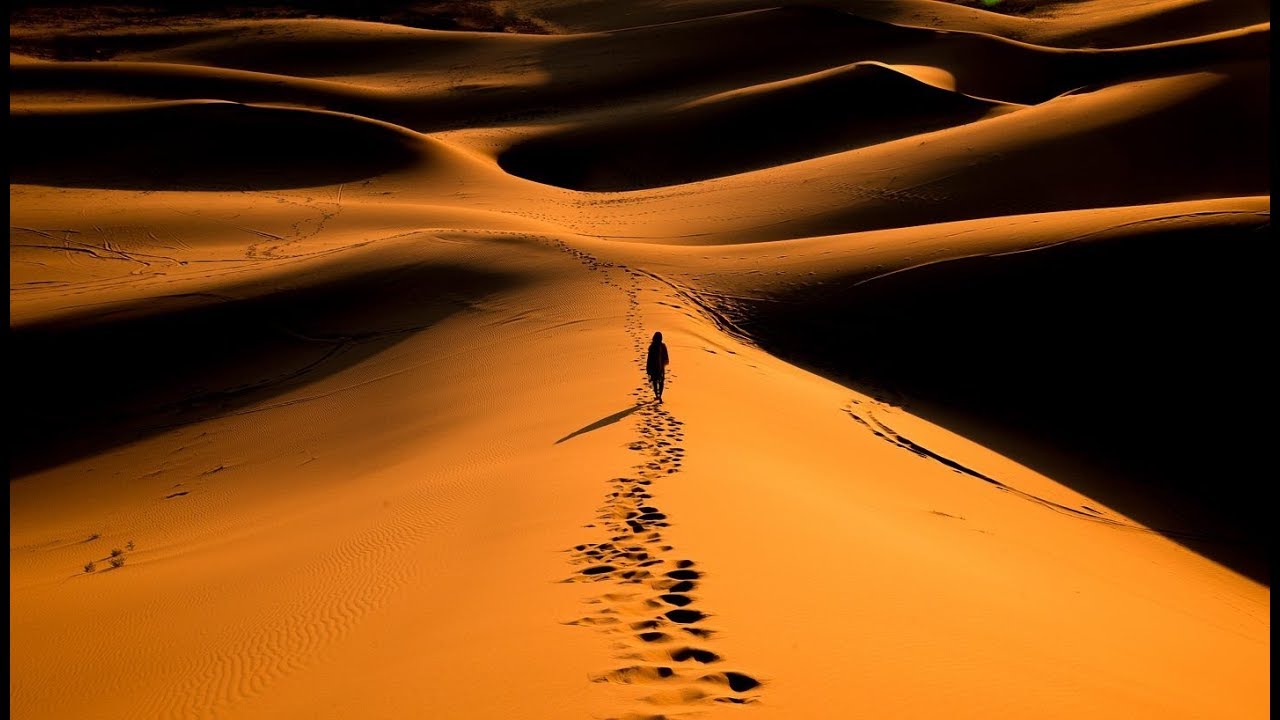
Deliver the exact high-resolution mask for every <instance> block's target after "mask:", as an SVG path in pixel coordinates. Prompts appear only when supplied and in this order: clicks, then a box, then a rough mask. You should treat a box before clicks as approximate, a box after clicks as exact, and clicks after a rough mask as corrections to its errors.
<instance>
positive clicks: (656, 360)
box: [644, 332, 671, 402]
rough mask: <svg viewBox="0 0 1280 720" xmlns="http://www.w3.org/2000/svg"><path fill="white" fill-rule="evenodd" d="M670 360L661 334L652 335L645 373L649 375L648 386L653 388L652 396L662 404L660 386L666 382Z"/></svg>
mask: <svg viewBox="0 0 1280 720" xmlns="http://www.w3.org/2000/svg"><path fill="white" fill-rule="evenodd" d="M670 364H671V358H670V357H668V356H667V346H666V345H664V344H663V343H662V333H660V332H656V333H654V334H653V340H651V341H650V342H649V357H648V359H647V360H646V361H645V364H644V367H645V371H646V372H648V373H649V384H650V385H652V386H653V395H654V397H655V398H657V400H658V402H662V386H663V385H664V384H665V383H666V380H667V366H668V365H670Z"/></svg>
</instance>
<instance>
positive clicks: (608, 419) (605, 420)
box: [555, 403, 648, 445]
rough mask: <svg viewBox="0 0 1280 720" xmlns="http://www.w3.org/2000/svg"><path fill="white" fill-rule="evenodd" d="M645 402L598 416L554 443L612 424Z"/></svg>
mask: <svg viewBox="0 0 1280 720" xmlns="http://www.w3.org/2000/svg"><path fill="white" fill-rule="evenodd" d="M647 404H648V403H636V404H635V405H632V406H631V407H629V408H627V409H626V410H619V411H618V412H616V413H614V414H612V415H610V416H608V417H602V418H600V419H599V420H597V421H595V422H593V423H591V424H590V425H587V426H585V427H580V428H578V429H577V430H574V431H573V432H571V433H569V434H568V435H565V436H564V437H562V438H560V439H559V440H557V441H555V444H556V445H559V444H560V443H562V442H564V441H565V440H572V439H573V438H576V437H578V436H579V435H582V434H585V433H589V432H591V431H592V430H599V429H600V428H602V427H604V426H606V425H612V424H614V423H616V422H618V421H619V420H621V419H622V418H624V417H626V416H628V415H630V414H631V413H633V412H635V411H637V410H639V409H640V408H642V407H644V406H645V405H647Z"/></svg>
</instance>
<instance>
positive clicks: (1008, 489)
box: [9, 0, 1270, 720]
mask: <svg viewBox="0 0 1280 720" xmlns="http://www.w3.org/2000/svg"><path fill="white" fill-rule="evenodd" d="M501 6H502V8H504V12H508V13H509V14H511V13H513V14H514V15H513V16H518V17H522V18H526V19H527V20H528V22H530V23H533V22H535V21H536V23H539V24H540V26H541V27H544V28H547V29H549V30H551V31H552V32H551V33H550V34H545V35H531V34H515V33H486V32H468V31H438V30H420V29H414V28H409V27H403V26H399V25H391V24H378V23H371V22H357V21H351V20H340V19H284V20H269V19H268V20H249V19H236V20H217V19H204V20H195V19H187V20H184V21H183V22H174V23H171V24H163V23H146V24H139V25H135V26H123V27H119V26H117V27H111V28H106V29H96V30H87V31H85V32H84V33H82V34H81V35H80V36H78V37H75V38H73V40H75V42H70V43H69V41H68V40H67V39H66V38H65V37H64V38H62V39H61V40H59V39H57V38H58V36H59V35H63V34H65V33H66V32H67V30H66V28H64V27H53V26H41V25H38V24H31V23H27V24H21V23H15V24H13V25H12V26H11V31H10V33H11V44H12V45H13V49H12V50H13V51H12V52H11V54H10V85H11V92H10V125H11V127H12V133H11V135H10V137H11V145H12V146H14V148H15V149H14V150H13V159H11V165H10V179H11V185H10V203H11V210H10V331H11V343H12V347H15V348H17V358H18V359H17V362H18V367H17V369H16V370H15V377H14V380H12V381H11V388H12V389H11V395H13V396H14V397H16V398H17V399H16V400H14V402H13V405H12V407H14V410H13V412H14V416H13V417H14V421H13V424H14V426H15V427H17V428H18V430H16V432H17V433H18V437H17V438H16V439H15V440H14V448H15V450H14V457H13V459H12V460H11V473H10V486H9V487H10V513H9V517H10V633H11V641H10V661H11V662H10V668H11V669H10V711H11V714H12V715H13V716H14V717H15V718H24V719H26V718H170V717H172V718H187V717H218V718H304V717H305V718H414V717H422V718H633V719H638V718H650V719H656V718H663V717H665V718H684V717H689V718H726V719H728V718H750V719H752V720H764V719H765V718H780V719H806V718H815V719H824V718H832V719H836V718H855V717H858V718H936V717H951V718H997V717H1008V718H1080V717H1091V718H1157V717H1158V718H1263V717H1267V716H1268V715H1269V711H1270V684H1269V672H1270V659H1269V658H1270V589H1269V586H1268V585H1267V584H1265V582H1263V581H1259V579H1257V578H1256V577H1249V576H1247V575H1246V574H1243V573H1241V572H1237V571H1236V569H1233V568H1232V567H1230V566H1228V565H1224V564H1220V563H1219V562H1218V561H1217V560H1218V559H1220V558H1217V557H1216V556H1214V555H1213V553H1212V552H1196V551H1195V550H1196V549H1197V548H1198V546H1196V545H1195V543H1193V542H1191V541H1189V540H1186V538H1183V534H1185V535H1186V536H1187V537H1192V535H1193V534H1194V533H1196V532H1199V530H1198V529H1196V528H1194V527H1192V525H1191V524H1189V523H1190V521H1187V523H1184V524H1177V523H1178V522H1180V521H1177V520H1176V518H1175V520H1173V521H1170V522H1172V523H1173V524H1171V525H1162V526H1160V527H1155V528H1153V527H1150V525H1151V523H1150V522H1149V521H1148V522H1144V519H1143V518H1140V517H1137V516H1136V514H1135V513H1133V512H1127V510H1128V508H1129V507H1132V506H1126V507H1125V509H1120V508H1117V507H1113V506H1110V505H1108V504H1107V502H1105V501H1104V500H1102V499H1099V498H1098V497H1095V494H1091V492H1090V491H1088V490H1086V489H1085V488H1084V487H1083V486H1081V485H1077V484H1069V483H1068V482H1066V480H1067V478H1066V477H1065V476H1055V473H1054V472H1052V471H1050V470H1049V469H1048V468H1049V466H1048V465H1045V466H1036V467H1035V469H1033V467H1032V465H1033V464H1032V463H1026V462H1020V461H1019V459H1017V458H1015V457H1012V456H1011V455H1010V454H1009V453H1004V452H1000V451H997V450H996V449H994V448H993V447H989V446H986V445H984V444H982V443H979V442H977V441H975V440H974V439H971V438H967V437H966V433H965V432H963V430H964V428H965V426H964V424H963V423H960V424H947V423H943V422H940V421H938V420H937V419H936V417H935V416H932V415H929V414H928V413H924V412H916V411H914V410H913V407H914V406H912V404H911V403H909V402H899V401H896V400H895V398H894V397H893V396H892V394H888V395H885V394H877V393H872V392H871V391H870V390H868V389H867V388H865V387H863V388H860V389H857V390H855V389H850V387H847V386H846V385H842V384H839V383H838V382H837V380H839V379H840V378H839V377H837V376H836V375H832V376H831V378H830V379H829V378H824V377H822V376H820V375H818V374H814V373H813V372H810V371H809V370H805V369H802V368H801V367H799V366H798V365H796V364H792V363H789V362H787V361H786V360H784V359H781V358H780V357H778V356H775V355H771V354H769V353H766V352H765V351H764V350H763V349H762V347H763V346H766V345H769V342H770V339H771V338H774V337H779V338H781V337H783V336H782V335H779V334H778V333H782V332H784V331H786V330H788V329H789V326H790V321H788V320H787V319H786V318H789V317H791V318H793V317H797V316H798V315H796V314H797V313H798V314H800V315H803V314H804V313H806V312H809V311H810V308H809V306H808V305H807V304H806V303H809V302H813V303H814V306H813V307H814V308H815V309H814V310H813V312H817V310H816V308H817V303H818V302H819V300H818V299H814V298H818V297H819V294H820V293H825V292H828V291H829V290H831V289H833V288H834V289H838V291H839V293H845V292H848V293H854V292H855V290H856V289H857V288H858V287H861V285H857V284H856V283H863V282H868V281H875V282H882V281H883V279H884V278H891V279H892V282H894V283H897V284H896V285H894V286H893V288H895V289H894V292H901V291H902V290H901V288H904V287H905V288H911V287H916V286H918V287H920V288H921V289H924V288H926V286H927V284H928V283H931V282H934V280H930V279H929V278H935V277H943V276H945V277H951V276H952V275H954V274H956V273H963V272H966V270H965V268H968V267H970V266H969V265H965V264H963V263H964V262H972V261H974V259H979V260H981V259H983V258H991V259H1000V258H1014V260H1015V261H1016V260H1020V259H1021V258H1024V257H1028V258H1031V257H1039V256H1038V255H1037V253H1051V252H1059V251H1061V250H1062V249H1063V248H1068V249H1069V248H1075V247H1078V246H1087V248H1088V249H1089V251H1090V252H1096V253H1098V254H1099V256H1100V257H1107V255H1106V253H1109V252H1110V253H1116V254H1118V253H1120V252H1122V250H1123V252H1130V250H1128V248H1132V247H1135V245H1134V243H1146V244H1145V245H1140V247H1142V248H1146V249H1144V250H1142V252H1146V253H1149V254H1150V257H1151V258H1152V267H1154V268H1159V267H1163V266H1162V265H1161V264H1160V263H1161V262H1162V260H1161V257H1162V253H1164V252H1166V249H1168V252H1172V249H1171V248H1172V247H1173V245H1172V244H1171V243H1173V242H1174V241H1173V240H1170V239H1169V238H1171V237H1174V236H1175V235H1176V237H1177V238H1182V239H1179V240H1177V242H1178V243H1182V244H1179V245H1177V247H1179V248H1183V247H1184V246H1185V245H1186V243H1191V245H1190V247H1191V250H1189V251H1187V252H1192V253H1202V254H1203V257H1204V258H1206V262H1208V260H1210V259H1213V258H1215V257H1217V255H1216V254H1217V253H1231V254H1230V255H1229V257H1231V258H1236V257H1238V258H1239V260H1240V263H1244V264H1246V265H1247V264H1249V263H1256V262H1260V261H1259V260H1257V259H1256V258H1251V257H1250V256H1248V255H1245V254H1241V255H1236V254H1235V253H1237V252H1240V253H1244V252H1246V251H1247V252H1253V250H1252V249H1251V248H1257V247H1258V243H1260V242H1261V238H1262V237H1263V235H1262V234H1261V233H1260V232H1259V231H1260V230H1264V229H1267V228H1269V217H1270V214H1269V213H1270V197H1269V192H1270V189H1269V172H1268V168H1267V165H1266V158H1267V156H1268V133H1269V130H1268V128H1269V118H1268V116H1267V108H1266V106H1267V92H1268V91H1267V86H1268V82H1269V69H1270V66H1269V58H1268V55H1267V53H1268V44H1269V36H1270V26H1269V17H1268V10H1267V7H1266V6H1265V5H1260V6H1258V5H1256V4H1251V3H1248V2H1222V3H1205V2H1191V1H1188V0H1162V1H1160V2H1144V1H1139V0H1124V1H1123V2H1121V1H1115V0H1107V1H1103V0H1089V1H1087V2H1079V3H1072V4H1069V5H1064V6H1051V7H1050V8H1049V9H1048V10H1046V11H1043V12H1040V13H1033V14H1030V15H999V14H994V13H990V12H984V11H981V10H975V9H972V8H965V7H959V6H957V5H951V4H945V3H938V2H930V1H929V0H902V1H901V2H867V1H861V0H840V1H831V2H824V3H819V4H818V5H817V6H806V7H803V8H800V7H783V8H776V7H774V5H773V4H770V3H760V2H752V1H751V0H697V1H694V2H679V3H676V2H671V3H641V4H639V5H636V6H635V7H632V6H631V4H628V3H599V2H585V1H584V0H539V1H536V2H535V1H534V0H518V1H516V2H509V3H502V4H501ZM1209 6H1214V8H1221V9H1220V10H1217V9H1214V10H1210V9H1209ZM1259 8H1260V9H1259ZM54 47H75V48H81V50H82V51H83V52H82V54H83V55H84V57H79V56H77V58H72V59H65V60H59V59H54V54H53V50H52V48H54ZM95 48H96V49H98V50H100V52H96V54H94V53H93V52H90V51H91V50H94V49H95ZM1200 237H1206V238H1207V237H1212V238H1216V239H1215V240H1214V241H1213V242H1209V241H1204V242H1203V243H1202V244H1199V245H1196V244H1195V243H1196V242H1198V241H1197V240H1196V238H1200ZM1267 237H1268V238H1269V236H1267ZM1185 238H1191V239H1190V240H1185ZM1228 240H1229V241H1230V242H1232V243H1235V242H1237V241H1238V242H1239V243H1240V245H1239V246H1238V247H1239V248H1245V249H1246V250H1240V251H1237V250H1236V249H1235V248H1237V245H1230V246H1228V245H1225V244H1222V243H1226V242H1227V241H1228ZM1228 247H1230V248H1232V249H1230V250H1228V249H1227V248H1228ZM1180 252H1181V251H1180ZM1258 252H1259V253H1260V250H1258ZM1257 257H1258V258H1260V257H1261V255H1260V254H1259V255H1258V256H1257ZM957 263H959V264H957ZM929 273H934V274H932V275H930V274H929ZM945 273H951V275H941V274H945ZM917 278H923V279H917ZM1134 282H1135V287H1137V285H1138V284H1139V283H1140V282H1143V280H1141V279H1140V278H1135V280H1134ZM912 283H916V285H914V286H913V285H912ZM873 287H879V286H878V285H877V286H873ZM821 297H822V298H827V299H825V300H822V302H836V300H831V299H830V298H828V297H827V296H826V295H821ZM839 297H843V296H840V295H839V294H838V293H837V298H836V299H837V300H838V299H839ZM850 297H860V296H856V295H850ZM895 297H896V296H895ZM1009 302H1011V303H1013V304H1016V303H1017V299H1016V298H1013V299H1010V300H1009ZM824 307H826V306H824ZM789 313H790V314H789ZM837 317H838V315H837ZM797 327H798V326H797ZM926 327H927V326H926ZM655 330H661V331H662V332H663V334H664V336H665V337H666V339H667V343H668V345H669V347H670V350H671V356H672V367H671V375H670V377H669V381H668V390H667V398H666V402H664V403H663V404H662V405H660V406H659V405H656V404H653V403H651V402H650V397H651V396H650V393H649V391H648V389H647V388H646V387H644V386H643V382H642V378H641V373H642V368H643V362H642V359H643V352H644V349H645V346H646V344H647V341H648V338H649V336H650V335H651V334H652V332H653V331H655ZM827 330H828V331H829V332H830V333H832V334H849V335H850V336H851V337H854V338H856V337H857V336H858V333H859V332H860V329H859V328H858V327H844V326H841V325H840V324H839V323H838V322H833V323H832V324H831V325H830V326H827ZM796 332H799V331H796ZM922 332H924V330H923V329H922ZM801 340H803V338H801ZM771 347H772V346H771ZM815 347H816V346H815ZM872 351H873V349H872V348H868V349H867V352H872ZM938 357H939V360H938V362H946V360H945V354H943V353H941V351H939V355H938ZM1185 381H1186V383H1187V384H1186V385H1185V386H1183V387H1178V388H1175V389H1172V390H1171V392H1177V393H1180V394H1194V393H1196V392H1198V388H1197V386H1196V384H1195V380H1194V379H1192V378H1185ZM877 395H879V396H878V397H877ZM1121 401H1122V399H1120V398H1117V402H1121ZM1204 402H1208V403H1212V402H1213V401H1208V400H1206V401H1204ZM1219 419H1220V420H1221V421H1222V422H1224V423H1228V424H1231V423H1243V422H1247V420H1245V419H1244V418H1241V417H1234V416H1229V417H1225V418H1219ZM1210 442H1213V441H1212V440H1211V439H1210V438H1209V437H1208V436H1206V439H1205V443H1210ZM1205 452H1206V453H1212V452H1217V451H1215V450H1213V449H1212V447H1210V448H1209V449H1208V450H1205ZM1222 452H1223V453H1224V454H1225V453H1228V452H1231V451H1229V450H1223V451H1222ZM1224 462H1225V461H1224ZM1093 480H1095V481H1096V482H1097V483H1099V486H1105V485H1106V484H1107V483H1108V482H1110V480H1109V478H1108V477H1107V476H1105V475H1099V476H1094V477H1093ZM1117 482H1118V481H1117ZM1157 531H1159V532H1157ZM1195 537H1200V538H1201V539H1203V537H1202V536H1201V535H1195ZM1210 540H1212V538H1210ZM113 548H118V549H121V550H123V551H124V552H123V558H124V561H125V562H124V564H123V565H122V566H121V567H119V568H112V567H111V565H110V552H111V550H112V549H113ZM90 560H94V561H95V563H96V565H95V568H94V572H92V573H86V572H84V571H83V567H82V566H84V565H85V563H86V562H88V561H90ZM606 566H607V567H606ZM673 572H674V573H675V574H674V575H672V574H671V573H673ZM685 610H687V611H693V612H694V613H696V614H689V615H682V614H681V612H680V611H685ZM672 613H674V614H672ZM687 620H692V621H691V622H685V621H687Z"/></svg>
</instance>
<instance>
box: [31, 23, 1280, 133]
mask: <svg viewBox="0 0 1280 720" xmlns="http://www.w3.org/2000/svg"><path fill="white" fill-rule="evenodd" d="M710 36H714V37H715V38H716V42H715V43H708V42H706V38H707V37H710ZM1269 36H1270V32H1269V26H1266V25H1258V26H1254V27H1250V28H1244V29H1238V30H1233V31H1226V32H1223V33H1220V34H1218V35H1211V36H1204V37H1196V38H1190V39H1184V40H1179V41H1174V42H1168V43H1163V44H1157V45H1149V46H1143V47H1134V48H1123V49H1115V50H1106V51H1089V50H1064V49H1056V48H1049V47H1041V46H1037V45H1031V44H1026V43H1021V42H1014V41H1011V40H1008V39H1005V38H1002V37H998V36H994V35H989V34H986V33H974V32H949V31H938V30H932V29H927V28H917V27H907V26H900V25H894V24H890V23H885V22H880V21H876V20H868V19H865V18H860V17H856V16H854V15H851V14H849V13H845V12H841V11H837V10H831V9H825V8H817V7H797V6H788V7H780V8H770V9H766V10H760V11H753V12H743V13H733V14H727V15H720V16H713V17H705V18H698V19H694V20H689V21H685V22H678V23H670V24H664V25H656V26H647V27H637V28H629V29H624V30H615V31H611V32H606V33H590V34H580V35H566V36H554V37H548V36H531V35H507V34H492V33H445V32H438V31H428V30H406V29H404V28H394V27H391V26H386V25H380V24H376V23H357V22H347V21H319V22H318V24H317V22H316V21H278V22H270V23H262V24H259V25H255V26H253V31H252V32H247V31H246V29H245V28H244V27H243V26H242V25H240V24H227V27H226V29H225V30H222V31H220V33H219V36H218V37H217V38H215V39H206V38H205V36H204V33H196V34H194V36H193V38H192V42H191V43H190V44H184V45H181V46H178V47H173V48H169V49H166V50H163V51H158V50H146V51H138V52H128V51H124V50H122V49H120V48H121V47H127V46H128V45H129V44H131V43H132V44H136V45H138V46H140V47H148V46H150V45H151V44H153V42H154V41H152V40H150V39H149V38H151V37H152V35H151V34H150V33H140V34H136V33H130V34H125V35H108V36H106V37H105V38H100V37H99V35H96V34H93V35H88V36H86V37H84V38H83V42H84V43H86V44H87V45H93V44H94V43H100V44H102V45H104V46H107V47H110V48H111V50H110V51H109V52H108V51H104V53H105V54H106V55H107V56H108V57H110V58H113V59H115V60H120V61H146V62H161V63H175V64H197V65H205V66H212V67H221V68H229V69H239V70H250V71H256V72H266V73H273V74H288V75H294V76H298V77H308V78H318V77H327V78H339V77H351V78H356V79H359V81H360V82H369V81H372V80H373V78H375V77H384V78H387V79H391V78H395V86H396V87H397V89H398V91H399V92H404V91H408V90H414V89H422V88H430V89H432V90H433V91H440V90H444V89H448V90H450V97H449V98H448V101H449V102H451V103H452V102H459V101H463V100H465V101H467V102H472V103H475V104H476V108H477V110H479V109H486V108H493V109H492V110H489V112H498V109H499V108H500V109H501V110H502V111H504V112H508V113H510V112H515V111H522V112H530V111H539V112H544V113H545V112H547V111H548V109H549V108H548V107H547V104H553V105H555V106H563V105H577V104H580V103H581V102H582V100H583V99H584V97H583V96H584V95H586V94H588V93H589V94H591V95H592V96H593V97H594V98H595V99H596V100H597V101H600V100H604V99H621V98H629V97H643V96H666V95H672V94H676V93H679V94H685V95H687V94H690V93H701V94H707V93H711V92H717V91H723V90H728V89H733V88H736V87H742V86H745V85H752V84H759V83H761V82H769V81H774V80H781V79H785V78H788V77H794V76H797V75H802V74H807V73H813V72H817V71H820V70H823V69H828V68H832V67H836V66H841V65H847V64H850V63H854V62H861V61H880V62H886V63H891V64H907V65H926V66H933V67H939V68H943V69H945V70H946V71H947V72H949V73H951V74H952V75H953V76H954V77H955V82H956V88H955V89H956V90H958V91H960V92H963V93H966V94H970V95H976V96H980V97H985V98H990V99H994V100H1001V101H1005V102H1015V103H1031V102H1042V101H1044V100H1047V99H1049V98H1052V97H1054V96H1055V95H1058V94H1060V93H1062V92H1066V91H1068V90H1071V89H1074V88H1078V87H1080V86H1083V85H1089V84H1094V83H1099V82H1114V81H1117V80H1120V79H1123V78H1126V77H1132V76H1134V75H1142V74H1151V73H1174V72H1178V71H1180V70H1184V69H1187V68H1194V67H1198V66H1202V65H1206V64H1211V63H1222V62H1232V61H1238V60H1246V59H1251V58H1263V57H1266V56H1267V54H1268V53H1269V47H1270V45H1269ZM55 39H56V38H42V37H39V36H36V37H32V38H30V39H28V40H27V42H29V43H30V44H31V46H32V48H33V50H42V49H44V45H45V44H48V43H52V42H53V41H54V40H55ZM454 95H456V96H457V97H454ZM472 95H484V96H485V97H483V98H473V97H469V96H472ZM490 96H492V97H490ZM231 99H234V98H231ZM482 100H483V102H482ZM499 101H500V102H499ZM415 127H416V126H415Z"/></svg>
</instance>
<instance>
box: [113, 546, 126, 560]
mask: <svg viewBox="0 0 1280 720" xmlns="http://www.w3.org/2000/svg"><path fill="white" fill-rule="evenodd" d="M123 554H124V551H123V550H121V549H120V548H111V557H113V558H114V557H120V556H121V555H123Z"/></svg>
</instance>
